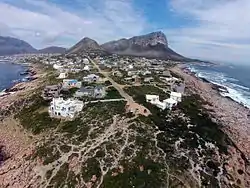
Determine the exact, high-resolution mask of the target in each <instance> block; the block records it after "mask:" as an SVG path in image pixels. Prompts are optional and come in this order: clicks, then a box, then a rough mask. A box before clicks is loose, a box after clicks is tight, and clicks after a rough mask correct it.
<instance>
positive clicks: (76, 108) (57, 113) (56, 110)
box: [49, 98, 84, 118]
mask: <svg viewBox="0 0 250 188" xmlns="http://www.w3.org/2000/svg"><path fill="white" fill-rule="evenodd" d="M83 106H84V104H83V102H82V101H78V100H74V99H67V100H64V99H63V98H53V100H52V102H51V103H50V107H49V114H50V115H51V116H52V117H62V118H74V117H76V115H77V114H78V113H79V112H80V111H82V109H83Z"/></svg>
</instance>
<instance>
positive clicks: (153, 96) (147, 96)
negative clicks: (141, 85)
mask: <svg viewBox="0 0 250 188" xmlns="http://www.w3.org/2000/svg"><path fill="white" fill-rule="evenodd" d="M146 99H147V100H151V99H159V95H146Z"/></svg>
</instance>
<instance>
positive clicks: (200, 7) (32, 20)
mask: <svg viewBox="0 0 250 188" xmlns="http://www.w3.org/2000/svg"><path fill="white" fill-rule="evenodd" d="M0 13H1V16H0V35H3V36H14V37H18V38H20V39H23V40H25V41H27V42H29V43H30V44H32V45H33V46H34V47H37V48H42V47H45V46H49V45H59V46H65V47H70V46H71V45H73V44H74V43H76V42H77V41H79V40H80V39H81V38H83V37H85V36H88V37H90V38H93V39H95V40H97V41H98V42H99V43H103V42H106V41H109V40H113V39H118V38H121V37H130V36H134V35H140V34H145V33H148V32H152V31H157V30H161V31H163V32H164V33H165V34H166V36H167V38H168V40H169V44H170V47H171V48H173V49H174V50H176V51H177V52H178V53H181V54H182V55H185V56H188V57H195V58H202V59H211V60H218V61H228V62H248V61H249V59H250V44H249V43H250V0H0Z"/></svg>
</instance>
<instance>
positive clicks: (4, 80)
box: [0, 62, 26, 92]
mask: <svg viewBox="0 0 250 188" xmlns="http://www.w3.org/2000/svg"><path fill="white" fill-rule="evenodd" d="M25 69H26V68H25V67H24V66H22V65H19V64H12V63H10V62H0V92H1V91H2V90H3V89H6V88H10V87H12V86H13V85H14V84H15V83H16V82H19V81H20V80H21V79H22V78H23V77H24V76H21V75H20V73H21V72H23V71H24V70H25Z"/></svg>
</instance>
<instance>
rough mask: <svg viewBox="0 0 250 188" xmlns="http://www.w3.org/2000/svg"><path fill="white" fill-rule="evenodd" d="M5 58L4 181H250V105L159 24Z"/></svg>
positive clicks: (108, 186) (87, 187) (0, 168)
mask: <svg viewBox="0 0 250 188" xmlns="http://www.w3.org/2000/svg"><path fill="white" fill-rule="evenodd" d="M53 49H55V48H53ZM60 50H62V49H60ZM0 59H2V61H7V62H9V63H13V64H20V65H22V66H23V67H24V68H25V70H24V71H21V72H19V74H20V76H22V79H20V80H18V81H17V82H15V83H14V84H13V86H11V87H10V88H6V89H4V90H3V91H2V92H1V93H0V101H1V104H0V125H1V126H2V127H3V128H2V129H1V131H0V144H1V145H0V187H6V188H7V187H9V188H15V187H17V188H19V187H24V188H29V187H39V188H40V187H41V188H44V187H53V188H57V187H81V188H82V187H83V188H116V187H117V188H128V187H150V188H159V187H192V188H193V187H197V188H199V187H232V188H233V187H235V188H236V187H250V182H249V179H250V178H249V177H250V176H249V160H250V156H249V153H250V148H249V143H250V142H249V130H250V129H248V128H249V119H247V116H246V114H248V113H249V109H247V108H244V107H243V106H240V104H238V103H235V102H234V101H232V100H230V99H228V98H225V97H224V98H223V97H222V96H220V93H219V92H220V90H221V89H223V88H221V86H220V87H219V86H216V85H214V84H211V83H208V82H206V81H205V80H202V79H199V78H196V77H195V75H194V74H193V73H192V72H190V71H189V70H188V69H187V68H186V65H187V64H188V63H201V61H199V60H193V59H189V58H186V57H184V56H182V55H180V54H178V53H176V52H174V51H173V50H171V49H170V48H169V46H168V41H167V39H166V36H165V35H164V34H163V33H162V32H153V33H150V34H147V35H142V36H136V37H132V38H130V39H121V40H117V41H111V42H108V43H105V44H102V45H99V44H98V43H97V42H96V41H94V40H92V39H90V38H87V37H85V38H84V39H82V40H81V41H80V42H78V43H77V44H76V45H74V46H72V47H71V48H69V49H64V50H63V53H58V54H55V53H41V54H39V53H35V54H19V55H13V56H8V55H5V56H2V57H0ZM224 90H225V88H224ZM228 109H229V110H228ZM230 109H237V113H232V111H231V110H230Z"/></svg>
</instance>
